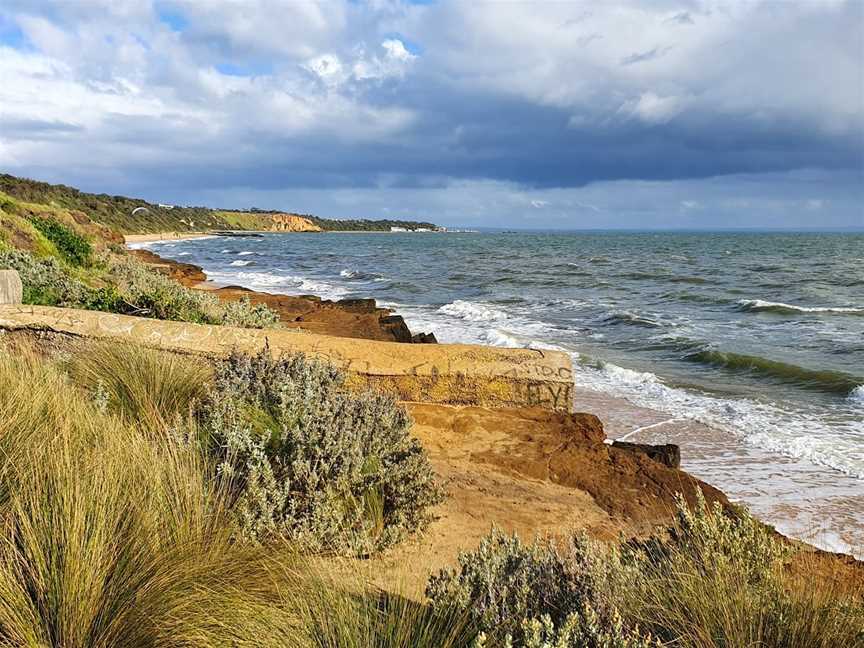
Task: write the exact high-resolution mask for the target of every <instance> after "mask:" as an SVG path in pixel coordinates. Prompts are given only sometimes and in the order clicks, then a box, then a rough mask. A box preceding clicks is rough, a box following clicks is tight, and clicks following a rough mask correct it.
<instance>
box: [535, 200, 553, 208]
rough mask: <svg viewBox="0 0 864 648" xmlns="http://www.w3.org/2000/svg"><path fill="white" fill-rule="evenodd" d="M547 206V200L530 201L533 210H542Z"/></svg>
mask: <svg viewBox="0 0 864 648" xmlns="http://www.w3.org/2000/svg"><path fill="white" fill-rule="evenodd" d="M548 204H549V201H548V200H532V201H531V206H532V207H534V209H543V208H544V207H545V206H546V205H548Z"/></svg>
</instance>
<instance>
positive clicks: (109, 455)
mask: <svg viewBox="0 0 864 648" xmlns="http://www.w3.org/2000/svg"><path fill="white" fill-rule="evenodd" d="M34 379H39V380H40V381H42V382H40V383H34V382H32V381H33V380H34ZM0 384H3V385H4V389H3V390H0V439H2V451H3V452H2V455H0V480H2V487H3V488H2V490H3V493H4V495H5V497H4V499H3V501H2V505H0V521H2V539H0V645H7V646H63V647H64V648H76V647H82V648H83V647H85V646H88V647H100V648H101V647H105V648H108V647H122V646H129V647H132V646H135V647H141V646H211V645H213V646H215V645H234V646H253V645H254V646H259V645H267V644H264V643H262V641H261V636H262V633H265V632H266V634H265V635H264V636H266V637H267V638H268V642H270V641H271V640H272V643H271V644H270V645H291V641H292V638H291V636H290V634H288V635H286V633H288V632H289V631H290V629H291V627H292V624H291V617H290V615H289V613H288V612H287V611H286V609H285V608H284V607H282V606H280V605H277V603H278V602H279V601H280V600H281V598H282V596H283V595H282V594H281V591H282V589H283V587H285V586H286V584H288V583H290V582H291V579H292V578H293V576H292V574H293V573H294V566H293V564H292V561H293V560H294V559H293V558H292V557H291V553H290V551H285V550H283V551H279V550H275V551H274V550H273V548H272V547H271V548H265V547H256V546H252V545H244V544H239V543H236V542H234V541H233V529H232V526H231V523H230V519H231V518H230V515H229V511H228V509H227V506H226V499H225V497H224V495H223V493H221V492H220V490H219V487H218V481H217V480H215V479H212V476H211V474H210V470H211V468H210V467H209V466H208V465H207V463H206V461H205V460H204V459H203V458H202V457H201V455H200V454H199V453H198V451H197V450H196V449H195V448H194V447H192V446H184V445H178V444H175V443H170V442H169V441H168V440H166V439H161V440H156V439H154V437H153V435H151V434H144V433H141V432H140V431H138V430H137V429H136V428H134V427H129V426H126V425H124V424H123V422H122V421H121V420H120V419H118V418H117V417H114V416H111V415H107V414H103V413H101V412H100V411H99V410H98V409H97V408H95V407H93V406H92V405H91V403H90V402H89V401H88V400H87V397H86V395H84V394H82V393H78V392H76V390H75V389H74V388H70V386H69V385H68V383H67V382H66V380H65V378H64V377H63V376H62V375H61V374H60V373H59V372H57V371H56V370H55V369H53V368H51V367H48V366H46V365H44V364H42V363H40V362H39V361H38V360H37V359H35V358H33V357H27V356H19V357H17V358H12V357H10V356H8V355H5V356H4V355H3V354H0ZM37 384H38V385H39V386H40V387H45V388H44V389H37V388H35V387H36V385H37Z"/></svg>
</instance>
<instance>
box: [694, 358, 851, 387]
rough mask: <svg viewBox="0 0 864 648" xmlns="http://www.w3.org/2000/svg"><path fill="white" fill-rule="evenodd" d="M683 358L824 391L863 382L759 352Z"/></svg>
mask: <svg viewBox="0 0 864 648" xmlns="http://www.w3.org/2000/svg"><path fill="white" fill-rule="evenodd" d="M684 359H685V360H689V361H690V362H698V363H700V364H705V365H709V366H712V367H720V368H723V369H728V370H731V371H748V372H752V373H756V374H761V375H764V376H769V377H771V378H777V379H779V380H781V381H783V382H787V383H791V384H794V385H796V386H798V387H803V388H804V389H812V390H815V391H822V392H827V393H830V394H843V395H844V396H846V395H850V394H852V392H853V391H855V390H857V389H858V387H859V385H861V384H864V378H859V377H857V376H853V375H850V374H847V373H843V372H842V371H831V370H827V369H807V368H806V367H799V366H798V365H794V364H789V363H786V362H779V361H777V360H771V359H769V358H762V357H760V356H754V355H745V354H741V353H730V352H726V351H713V350H710V349H704V350H702V351H696V352H695V353H690V354H688V355H686V356H684Z"/></svg>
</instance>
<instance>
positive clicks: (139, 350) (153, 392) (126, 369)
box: [69, 343, 213, 430]
mask: <svg viewBox="0 0 864 648" xmlns="http://www.w3.org/2000/svg"><path fill="white" fill-rule="evenodd" d="M69 370H70V371H69V372H70V375H71V376H72V379H73V380H74V381H75V382H76V383H77V384H78V385H80V386H81V387H83V388H85V389H86V390H87V391H89V392H90V393H91V394H93V396H94V398H95V399H96V400H97V402H99V403H101V404H102V405H103V406H104V407H106V408H107V409H108V410H109V411H111V412H113V413H115V414H117V415H118V416H120V417H122V418H124V419H125V420H126V421H127V422H130V423H136V422H137V423H138V424H141V425H143V426H144V427H145V428H147V429H150V430H164V429H166V428H168V427H170V426H171V425H175V424H176V423H177V421H178V419H183V418H188V415H189V412H190V408H191V407H192V406H193V405H194V403H195V402H196V401H198V400H199V399H200V398H201V397H202V396H203V395H204V393H205V388H206V385H207V382H208V381H209V380H211V379H212V377H213V371H212V368H211V367H210V366H209V365H208V364H206V363H205V362H204V361H203V360H201V359H198V358H193V357H188V356H181V355H178V354H175V353H168V352H165V351H156V350H153V349H147V348H144V347H136V346H128V345H122V344H121V345H118V344H108V343H98V344H93V345H88V347H87V349H86V351H85V352H83V353H79V354H76V355H75V356H74V357H73V358H72V359H71V361H70V364H69Z"/></svg>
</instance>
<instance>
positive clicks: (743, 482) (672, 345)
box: [146, 232, 864, 557]
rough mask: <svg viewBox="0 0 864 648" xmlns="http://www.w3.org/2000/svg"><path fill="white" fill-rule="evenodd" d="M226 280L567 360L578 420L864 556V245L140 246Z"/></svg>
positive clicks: (429, 240)
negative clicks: (352, 303)
mask: <svg viewBox="0 0 864 648" xmlns="http://www.w3.org/2000/svg"><path fill="white" fill-rule="evenodd" d="M146 246H147V247H150V248H151V249H153V250H154V251H155V252H157V253H159V254H161V255H163V256H165V257H169V258H175V259H177V260H180V261H186V262H189V263H194V264H196V265H199V266H201V267H202V268H203V269H204V271H205V272H206V273H207V275H208V276H209V277H210V278H211V279H212V280H214V281H216V282H219V283H222V284H235V285H242V286H246V287H249V288H253V289H256V290H262V291H267V292H284V293H288V294H314V295H318V296H320V297H323V298H327V299H340V298H346V297H372V298H375V299H376V300H378V302H379V304H381V305H383V306H387V307H390V308H392V309H394V311H395V312H396V313H398V314H400V315H402V316H403V317H404V318H405V320H406V321H407V322H408V325H409V326H410V328H411V330H412V332H415V333H416V332H420V331H431V332H433V333H435V335H436V336H437V338H438V340H439V341H440V342H445V343H446V342H467V343H478V344H491V345H497V346H508V347H538V348H550V349H551V348H554V349H562V350H564V351H566V352H568V353H570V354H571V356H572V357H573V364H574V368H575V383H576V390H575V394H576V395H575V399H574V407H575V409H576V410H581V411H590V412H593V413H595V414H597V415H599V416H600V417H601V419H603V420H604V423H605V424H606V428H607V433H608V434H609V436H610V437H616V438H623V437H626V438H627V439H628V440H630V441H640V442H646V443H666V442H668V443H678V444H680V446H681V451H682V467H683V468H684V469H685V470H688V471H689V472H691V473H693V474H695V475H697V476H699V477H700V478H702V479H704V480H705V481H708V482H709V483H712V484H714V485H715V486H717V487H719V488H721V489H722V490H723V491H725V492H726V493H727V494H728V495H729V497H730V498H731V499H733V500H736V501H740V502H742V503H744V504H746V505H747V506H748V507H749V508H750V510H751V511H753V512H754V514H756V515H757V516H759V517H760V518H761V519H763V520H765V521H766V522H769V523H771V524H774V525H775V526H776V527H777V528H778V530H780V531H781V532H783V533H786V534H788V535H792V536H795V537H799V538H802V539H805V540H808V541H810V542H813V543H814V544H817V545H819V546H822V547H824V548H827V549H831V550H836V551H843V552H847V553H853V554H856V555H858V556H859V557H861V556H862V554H864V234H840V233H659V232H579V233H560V232H558V233H446V234H445V233H434V234H432V233H430V234H422V233H408V234H401V233H399V234H378V233H374V234H369V233H356V234H355V233H344V234H343V233H339V234H336V233H334V234H266V235H264V236H262V237H260V238H224V237H214V238H205V239H194V240H187V241H171V242H164V243H150V244H147V245H146Z"/></svg>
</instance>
